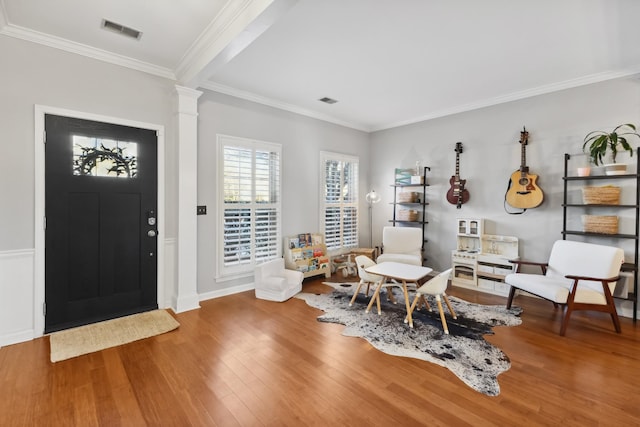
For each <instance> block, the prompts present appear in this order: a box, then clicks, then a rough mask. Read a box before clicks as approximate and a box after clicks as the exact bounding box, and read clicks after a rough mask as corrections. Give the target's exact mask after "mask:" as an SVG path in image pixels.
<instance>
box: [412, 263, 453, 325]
mask: <svg viewBox="0 0 640 427" xmlns="http://www.w3.org/2000/svg"><path fill="white" fill-rule="evenodd" d="M451 270H452V269H451V268H450V269H448V270H445V271H443V272H442V273H440V274H438V275H437V276H435V277H434V278H432V279H430V280H429V281H427V282H426V283H425V284H424V285H422V286H420V287H419V288H418V289H417V290H416V296H415V298H414V299H413V303H412V304H411V309H410V311H411V313H413V310H414V309H415V308H416V306H418V304H423V305H424V306H426V307H427V308H428V309H429V311H432V310H431V306H429V303H428V302H427V300H426V299H425V297H424V296H425V295H432V296H434V297H435V298H436V302H437V303H438V311H439V312H440V320H441V321H442V328H443V329H444V333H445V334H449V326H447V319H446V318H445V317H444V310H443V309H442V300H443V299H444V302H445V303H446V304H447V308H448V309H449V312H450V313H451V317H453V318H454V319H457V318H458V316H457V315H456V312H455V311H454V310H453V307H451V303H450V302H449V298H447V294H446V292H445V291H446V290H447V284H448V282H449V276H450V275H451ZM418 308H419V307H418ZM406 321H407V319H405V322H406Z"/></svg>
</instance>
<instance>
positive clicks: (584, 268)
mask: <svg viewBox="0 0 640 427" xmlns="http://www.w3.org/2000/svg"><path fill="white" fill-rule="evenodd" d="M512 262H513V263H515V264H516V273H513V274H509V275H507V276H506V277H505V282H506V283H507V284H509V285H511V289H510V291H509V299H508V301H507V308H511V304H512V303H513V298H514V296H515V292H516V290H518V289H520V290H522V291H525V292H528V293H530V294H533V295H536V296H538V297H541V298H543V299H546V300H549V301H551V302H552V303H553V305H554V306H557V305H561V306H563V307H564V310H565V313H564V317H563V319H562V325H561V326H560V335H564V334H565V332H566V330H567V326H568V324H569V317H570V316H571V313H572V312H573V311H574V310H594V311H603V312H605V313H609V314H610V315H611V320H612V321H613V325H614V327H615V329H616V332H618V333H620V331H621V329H620V320H619V319H618V313H617V312H616V306H615V303H614V301H613V296H612V294H613V290H614V289H615V286H616V282H617V281H618V279H619V278H620V277H619V276H618V275H619V273H620V268H621V267H622V263H623V262H624V252H623V251H622V249H620V248H616V247H613V246H603V245H595V244H592V243H584V242H577V241H570V240H558V241H556V242H555V243H554V244H553V248H552V249H551V254H550V255H549V261H548V262H546V263H540V262H528V261H512ZM522 265H533V266H538V267H540V268H541V270H542V274H525V273H520V272H519V271H520V270H519V269H520V266H522Z"/></svg>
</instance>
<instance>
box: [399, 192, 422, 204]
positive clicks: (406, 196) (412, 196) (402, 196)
mask: <svg viewBox="0 0 640 427" xmlns="http://www.w3.org/2000/svg"><path fill="white" fill-rule="evenodd" d="M398 202H400V203H417V202H418V193H417V192H414V191H403V192H401V193H398Z"/></svg>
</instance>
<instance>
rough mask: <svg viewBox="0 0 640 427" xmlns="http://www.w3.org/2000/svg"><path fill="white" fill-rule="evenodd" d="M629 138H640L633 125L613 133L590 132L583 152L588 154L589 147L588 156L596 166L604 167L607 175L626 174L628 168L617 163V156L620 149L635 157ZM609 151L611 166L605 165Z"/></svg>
mask: <svg viewBox="0 0 640 427" xmlns="http://www.w3.org/2000/svg"><path fill="white" fill-rule="evenodd" d="M628 136H637V137H640V134H638V133H637V132H636V126H635V125H633V124H631V123H626V124H622V125H619V126H617V127H616V128H615V129H613V131H612V132H611V133H608V132H605V131H601V130H596V131H593V132H589V133H588V134H587V136H585V137H584V144H583V145H582V150H583V151H585V152H586V148H587V145H588V146H589V151H588V154H589V156H590V157H591V161H592V162H593V164H595V165H596V166H598V165H600V164H601V165H602V166H604V167H605V173H606V174H607V175H617V174H624V173H626V169H627V166H626V165H625V164H619V163H616V156H617V155H618V149H619V148H622V149H623V150H625V151H628V152H629V156H633V148H632V147H631V145H629V142H628V141H627V137H628ZM607 151H610V156H611V163H610V164H604V159H605V156H606V155H607Z"/></svg>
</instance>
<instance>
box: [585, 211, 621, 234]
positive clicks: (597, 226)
mask: <svg viewBox="0 0 640 427" xmlns="http://www.w3.org/2000/svg"><path fill="white" fill-rule="evenodd" d="M582 227H583V229H584V231H586V232H588V233H601V234H616V233H618V217H617V216H615V215H582Z"/></svg>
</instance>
